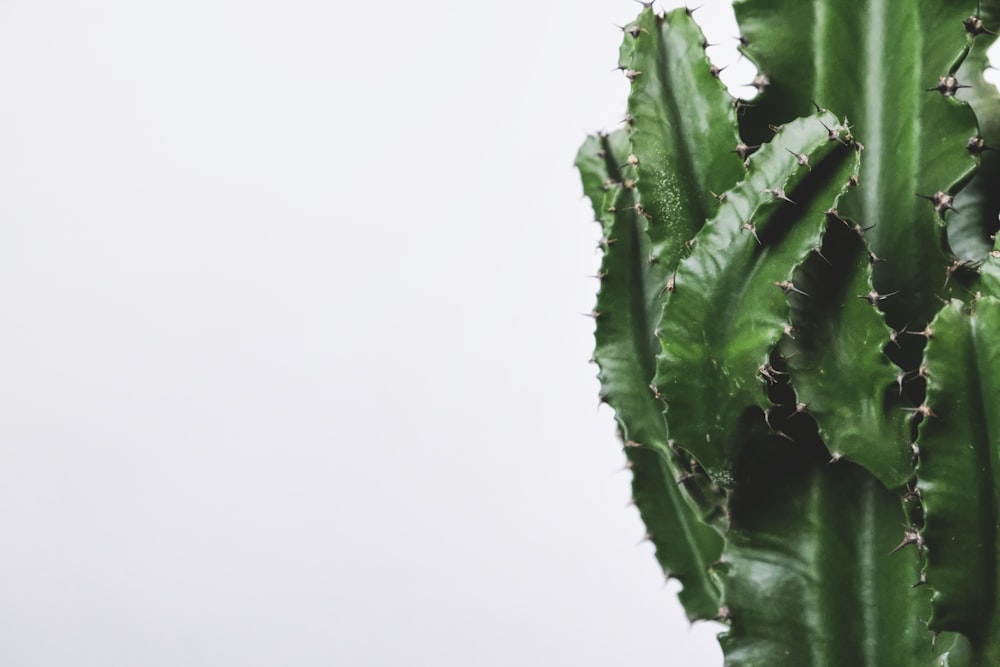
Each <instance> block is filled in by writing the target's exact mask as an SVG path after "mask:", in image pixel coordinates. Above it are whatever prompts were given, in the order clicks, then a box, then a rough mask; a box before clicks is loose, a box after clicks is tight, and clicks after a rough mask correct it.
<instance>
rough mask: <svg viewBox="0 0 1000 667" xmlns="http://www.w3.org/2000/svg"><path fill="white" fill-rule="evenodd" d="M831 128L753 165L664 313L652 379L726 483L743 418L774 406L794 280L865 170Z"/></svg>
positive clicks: (698, 241)
mask: <svg viewBox="0 0 1000 667" xmlns="http://www.w3.org/2000/svg"><path fill="white" fill-rule="evenodd" d="M835 125H837V120H836V118H835V117H833V116H832V115H831V114H822V115H817V116H812V117H809V118H805V119H801V120H798V121H795V122H793V123H790V124H788V125H786V126H785V127H784V128H783V129H782V130H781V131H780V132H779V133H778V134H777V135H776V136H775V138H774V140H773V141H772V142H771V143H769V144H766V145H765V146H764V147H763V148H761V150H760V151H759V152H758V153H757V154H755V155H754V156H753V157H752V158H751V166H750V170H749V172H748V175H747V179H746V180H745V181H743V182H742V183H740V184H739V185H738V186H736V187H735V188H733V189H732V190H730V191H728V192H727V193H726V194H725V200H724V202H723V204H722V207H721V208H720V210H719V214H718V215H717V216H716V218H715V219H713V220H711V221H710V222H709V223H708V224H706V225H705V227H704V228H703V229H702V230H701V232H699V233H698V235H697V237H696V238H695V244H694V250H693V251H692V253H691V255H690V256H689V257H688V258H687V259H685V260H684V261H682V262H681V264H680V266H679V267H678V269H677V274H676V281H675V286H676V291H675V292H673V293H672V294H671V295H670V297H669V298H668V300H667V305H666V307H665V309H664V316H663V319H662V320H661V323H660V330H659V337H660V341H661V345H662V353H661V354H660V356H659V357H658V363H657V375H656V379H655V380H654V382H655V384H656V387H657V390H658V392H659V394H660V395H661V396H662V397H663V399H664V400H665V401H666V403H667V406H668V412H667V419H668V423H669V428H670V436H671V438H673V439H674V440H676V441H677V443H678V444H679V445H680V446H681V447H683V448H684V449H686V450H687V451H689V452H691V454H692V455H693V456H694V457H695V458H696V459H697V460H698V461H699V462H700V463H701V465H702V466H704V467H705V468H706V470H707V471H708V473H709V475H710V476H711V477H712V479H714V480H715V481H716V482H718V483H720V484H722V485H723V486H729V485H731V484H732V479H733V478H732V471H733V468H734V466H735V463H736V461H737V460H738V458H739V455H740V450H741V448H742V440H743V437H744V433H743V424H744V422H745V420H746V419H751V420H752V419H753V412H754V411H755V410H756V413H757V414H760V412H761V410H762V409H764V408H766V407H767V406H768V405H770V401H769V400H768V396H767V391H766V386H767V384H768V383H769V382H773V381H774V375H773V373H772V372H771V371H769V370H768V368H767V364H768V355H769V353H770V351H771V350H772V348H774V346H775V344H776V343H777V342H778V340H779V339H780V337H781V336H782V334H783V332H784V331H785V330H786V327H788V326H789V320H788V318H789V304H788V300H787V298H786V294H785V293H788V294H789V296H790V297H791V298H808V296H806V295H803V294H801V293H799V292H800V291H799V290H797V288H795V287H794V285H793V284H792V283H790V282H789V281H790V280H791V279H792V277H793V272H794V270H795V268H796V267H797V266H798V265H799V264H800V263H801V262H802V261H804V260H805V259H806V258H807V257H808V256H809V255H810V254H811V253H812V252H813V251H814V249H815V248H816V247H819V245H820V242H821V241H822V237H823V233H824V231H825V229H826V211H827V209H829V208H831V207H834V206H836V204H837V200H838V198H839V196H840V195H841V194H842V193H843V192H844V191H845V190H846V189H847V187H848V182H849V179H850V177H851V176H853V175H855V174H856V173H857V168H858V159H857V152H856V151H854V150H852V149H850V148H847V147H846V146H844V145H842V144H841V143H840V142H839V141H833V140H831V138H830V135H829V133H828V129H827V128H832V127H834V126H835ZM793 202H794V203H793Z"/></svg>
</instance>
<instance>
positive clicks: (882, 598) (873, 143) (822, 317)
mask: <svg viewBox="0 0 1000 667" xmlns="http://www.w3.org/2000/svg"><path fill="white" fill-rule="evenodd" d="M734 7H735V10H736V15H737V19H738V21H739V23H740V26H741V30H742V35H743V36H742V38H741V41H742V45H741V51H742V53H743V54H744V55H745V56H746V57H747V58H749V59H750V60H752V61H753V63H754V64H755V65H757V66H758V68H759V69H760V74H759V75H758V76H757V77H756V78H755V79H754V82H753V85H754V86H755V87H756V88H758V90H760V94H759V96H758V97H757V98H755V99H753V100H738V99H734V98H732V97H731V96H730V94H729V93H728V92H727V91H726V89H725V87H724V86H723V85H722V83H721V82H720V81H719V79H718V69H717V68H715V67H714V66H713V65H712V64H711V62H710V61H709V59H708V58H707V56H706V54H705V47H706V42H705V38H704V36H703V34H702V33H701V30H700V29H699V28H698V26H697V24H696V22H695V19H694V17H693V14H694V13H695V12H693V11H692V10H685V9H678V10H675V11H672V12H669V13H665V14H659V13H657V12H656V11H655V10H654V9H653V8H652V7H651V6H650V5H646V4H644V5H643V9H642V10H641V12H640V13H639V15H638V17H637V18H636V19H635V20H634V21H633V22H631V23H629V24H627V25H626V26H624V28H623V29H622V32H623V43H622V48H621V51H620V54H619V68H620V69H621V71H622V73H623V74H624V75H625V76H626V77H627V78H628V79H629V81H630V94H629V98H628V103H627V113H626V115H625V121H624V123H623V126H622V127H620V128H619V129H617V130H615V131H614V132H611V133H607V134H604V133H602V134H598V135H594V136H591V137H588V138H587V139H586V141H585V142H584V144H583V146H582V147H581V149H580V152H579V154H578V156H577V167H578V169H579V171H580V174H581V178H582V181H583V186H584V191H585V193H586V194H587V196H588V197H589V198H590V201H591V203H592V205H593V209H594V213H595V217H596V218H597V220H598V222H599V223H600V225H601V232H602V236H601V240H600V242H599V247H600V248H601V250H602V260H601V267H600V270H599V272H598V278H599V280H600V289H599V292H598V296H597V304H596V306H595V309H594V312H593V317H594V319H595V322H596V325H595V341H596V347H595V352H594V361H595V362H596V364H597V366H598V368H599V373H598V378H599V380H600V383H601V399H602V401H604V402H606V403H607V404H609V405H610V406H611V408H612V409H613V410H614V412H615V419H616V421H617V424H618V431H619V436H620V438H621V440H622V442H623V444H624V452H625V455H626V457H627V461H628V464H627V467H628V468H630V469H631V471H632V474H633V483H632V488H633V498H634V502H635V505H636V506H637V508H638V510H639V512H640V514H641V516H642V519H643V521H644V522H645V524H646V526H647V531H648V532H647V537H648V538H649V539H650V540H651V541H652V543H653V544H654V545H655V547H656V558H657V560H658V561H659V563H660V565H661V566H662V567H663V570H664V572H665V574H666V575H667V576H668V577H674V578H676V579H678V580H679V581H680V582H681V583H682V585H683V589H682V591H681V593H680V599H681V602H682V604H683V605H684V608H685V609H686V611H687V613H688V616H689V618H690V619H691V620H693V621H694V620H699V619H717V620H720V621H722V622H724V623H726V624H727V626H728V629H727V630H726V632H724V633H723V634H722V635H720V642H721V644H722V647H723V651H724V653H725V656H726V657H725V659H726V664H727V665H733V666H736V665H739V666H742V665H795V666H801V665H866V666H872V667H874V666H884V665H996V664H1000V245H998V244H997V243H996V233H997V229H998V226H1000V225H998V213H1000V187H998V184H1000V150H996V149H994V148H993V146H994V145H995V146H997V147H998V148H1000V94H998V92H997V90H996V89H995V88H994V87H993V86H992V85H990V84H988V83H987V82H986V81H985V80H984V78H983V70H984V69H985V68H986V56H985V51H986V48H987V47H988V46H989V45H990V43H992V41H993V40H994V38H995V37H996V34H995V32H994V31H997V30H1000V0H982V1H981V2H978V3H977V2H975V0H971V1H970V0H967V1H966V2H942V1H941V0H851V1H845V0H841V1H840V2H833V1H832V0H816V1H815V2H809V3H803V2H796V1H793V0H737V2H736V3H735V5H734Z"/></svg>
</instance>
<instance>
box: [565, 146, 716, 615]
mask: <svg viewBox="0 0 1000 667" xmlns="http://www.w3.org/2000/svg"><path fill="white" fill-rule="evenodd" d="M627 145H628V138H627V136H626V133H625V132H624V131H619V132H617V133H615V134H612V135H611V136H602V137H591V138H588V139H587V141H586V142H585V143H584V145H583V146H582V147H581V149H580V153H579V155H578V157H577V167H578V168H579V170H580V174H581V178H582V180H583V183H584V187H585V189H586V191H587V195H588V196H589V197H590V199H591V202H592V204H593V205H594V211H595V214H596V215H597V216H598V218H599V220H600V222H601V224H602V229H603V233H604V238H603V240H602V242H601V246H602V247H603V248H604V251H605V252H604V257H603V260H602V263H601V268H600V273H599V277H600V280H601V289H600V292H599V294H598V298H597V306H596V309H595V313H596V322H597V327H596V331H595V339H596V349H595V352H594V359H595V361H596V362H597V364H598V366H599V368H600V375H599V378H600V380H601V393H602V397H603V399H604V400H605V401H606V402H607V403H609V404H610V405H611V407H612V408H613V409H614V410H615V417H616V419H617V421H618V425H619V431H620V434H621V437H622V440H623V441H624V442H625V443H626V445H627V446H626V448H625V452H626V455H627V457H628V461H629V464H630V466H631V468H632V473H633V483H632V493H633V499H634V501H635V504H636V506H637V507H638V509H639V512H640V514H641V516H642V518H643V521H644V522H645V524H646V527H647V530H648V532H649V536H650V539H651V540H652V541H653V544H654V545H655V546H656V556H657V559H658V560H659V562H660V564H661V566H662V567H663V569H664V571H665V572H666V573H667V574H668V575H669V576H673V577H676V578H677V579H679V580H680V581H681V583H682V584H683V585H684V590H683V591H682V593H681V595H680V597H681V602H682V603H683V604H684V606H685V609H686V610H687V613H688V615H689V617H691V618H692V619H695V618H711V617H714V616H715V615H716V613H717V612H718V608H719V600H718V596H719V593H718V590H717V588H716V586H715V584H714V582H713V581H712V580H711V578H710V577H709V576H708V573H707V567H708V565H709V564H710V563H712V562H714V561H715V560H716V559H717V558H718V556H719V553H720V551H721V548H722V545H721V539H720V538H719V535H718V534H717V533H716V532H715V530H713V529H712V528H710V527H709V526H708V525H706V524H704V523H702V521H700V520H699V517H700V516H704V517H705V518H706V519H710V518H712V515H713V514H714V513H716V512H717V509H716V503H717V502H718V500H719V499H718V498H713V497H711V492H710V489H708V492H707V493H706V492H704V489H703V487H708V486H709V482H708V480H701V485H699V480H692V481H691V483H690V484H688V485H686V486H683V487H682V486H679V485H678V483H677V478H679V477H680V476H681V475H683V474H686V473H688V472H689V471H688V468H689V466H688V465H687V464H686V463H685V462H684V461H683V460H682V459H681V458H680V457H679V456H678V454H677V453H676V452H674V450H673V449H671V448H670V447H668V446H667V438H666V424H665V422H664V419H663V414H662V405H661V404H660V402H659V401H657V400H656V398H655V397H654V396H653V394H652V392H651V391H650V389H649V382H650V380H651V379H652V377H653V373H654V369H655V358H654V346H655V345H656V341H655V339H654V338H653V336H652V325H651V324H650V317H651V311H653V312H655V313H658V312H659V310H660V305H659V300H658V296H657V294H658V292H659V291H660V289H661V287H660V285H661V280H662V275H660V274H659V273H658V271H659V269H658V267H655V266H653V265H651V264H649V262H648V261H647V257H648V253H649V248H648V246H649V242H648V240H647V238H646V235H645V233H644V231H643V226H644V221H643V219H642V217H641V216H639V215H638V214H637V213H636V210H635V199H634V197H635V191H634V188H631V187H627V186H626V185H625V184H623V183H622V182H620V181H619V180H618V179H619V178H620V174H619V173H618V170H617V166H616V165H621V164H624V163H625V162H624V159H625V156H626V155H627V150H628V149H627ZM685 488H687V489H688V491H689V493H688V496H687V497H685V494H684V493H683V491H684V489H685Z"/></svg>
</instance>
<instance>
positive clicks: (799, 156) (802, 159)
mask: <svg viewBox="0 0 1000 667" xmlns="http://www.w3.org/2000/svg"><path fill="white" fill-rule="evenodd" d="M785 150H786V151H788V152H789V153H791V154H792V155H794V156H795V161H796V162H798V163H799V166H801V167H805V168H806V169H808V170H809V171H812V167H810V166H809V156H808V155H806V154H805V153H796V152H795V151H793V150H792V149H790V148H786V149H785Z"/></svg>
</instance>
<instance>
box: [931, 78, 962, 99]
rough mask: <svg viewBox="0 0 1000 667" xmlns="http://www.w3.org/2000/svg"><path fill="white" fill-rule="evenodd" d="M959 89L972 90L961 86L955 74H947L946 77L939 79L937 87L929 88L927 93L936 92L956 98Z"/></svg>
mask: <svg viewBox="0 0 1000 667" xmlns="http://www.w3.org/2000/svg"><path fill="white" fill-rule="evenodd" d="M959 88H971V86H966V85H962V84H960V83H959V82H958V79H956V78H955V76H954V75H953V74H946V75H945V76H942V77H938V83H937V85H936V86H934V87H933V88H928V89H927V91H928V92H930V91H932V90H936V91H938V92H939V93H941V94H942V95H944V96H945V97H954V95H955V93H956V92H957V91H958V89H959Z"/></svg>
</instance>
